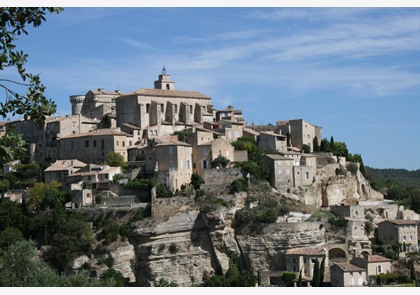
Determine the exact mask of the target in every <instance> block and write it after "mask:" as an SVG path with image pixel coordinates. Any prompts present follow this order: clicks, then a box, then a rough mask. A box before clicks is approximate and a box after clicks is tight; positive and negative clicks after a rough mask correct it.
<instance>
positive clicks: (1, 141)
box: [0, 130, 26, 164]
mask: <svg viewBox="0 0 420 295" xmlns="http://www.w3.org/2000/svg"><path fill="white" fill-rule="evenodd" d="M25 152H26V142H25V141H24V140H23V138H22V134H16V133H15V132H14V131H13V130H9V131H7V132H6V134H5V135H3V136H2V137H0V164H4V163H7V162H9V161H12V160H22V159H23V156H24V154H25Z"/></svg>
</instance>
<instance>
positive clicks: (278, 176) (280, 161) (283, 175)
mask: <svg viewBox="0 0 420 295" xmlns="http://www.w3.org/2000/svg"><path fill="white" fill-rule="evenodd" d="M264 157H265V160H266V162H267V164H268V167H269V170H270V179H269V181H270V184H271V186H273V187H275V188H277V189H280V188H282V187H293V186H294V180H293V163H294V160H293V159H291V158H287V157H284V156H281V155H277V154H266V155H265V156H264Z"/></svg>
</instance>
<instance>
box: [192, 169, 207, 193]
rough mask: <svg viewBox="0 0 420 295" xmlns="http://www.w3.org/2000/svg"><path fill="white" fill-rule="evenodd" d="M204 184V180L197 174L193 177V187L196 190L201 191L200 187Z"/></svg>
mask: <svg viewBox="0 0 420 295" xmlns="http://www.w3.org/2000/svg"><path fill="white" fill-rule="evenodd" d="M202 184H204V179H203V178H202V177H201V176H200V175H198V174H197V173H193V174H192V175H191V185H192V186H193V188H194V189H195V190H199V189H200V186H201V185H202Z"/></svg>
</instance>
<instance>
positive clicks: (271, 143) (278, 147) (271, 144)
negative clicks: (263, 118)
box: [258, 131, 287, 152]
mask: <svg viewBox="0 0 420 295" xmlns="http://www.w3.org/2000/svg"><path fill="white" fill-rule="evenodd" d="M258 147H259V148H260V149H261V150H263V151H265V150H270V151H275V152H286V151H287V136H284V135H281V134H277V133H274V132H272V131H262V132H260V135H259V139H258Z"/></svg>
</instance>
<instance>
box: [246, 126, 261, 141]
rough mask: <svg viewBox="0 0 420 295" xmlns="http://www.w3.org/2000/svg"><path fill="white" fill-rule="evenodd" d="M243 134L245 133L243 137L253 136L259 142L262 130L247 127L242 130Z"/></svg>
mask: <svg viewBox="0 0 420 295" xmlns="http://www.w3.org/2000/svg"><path fill="white" fill-rule="evenodd" d="M242 135H243V137H252V138H254V141H255V142H257V140H258V136H259V135H260V132H258V131H255V130H253V129H250V128H246V127H245V128H244V129H243V130H242Z"/></svg>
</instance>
